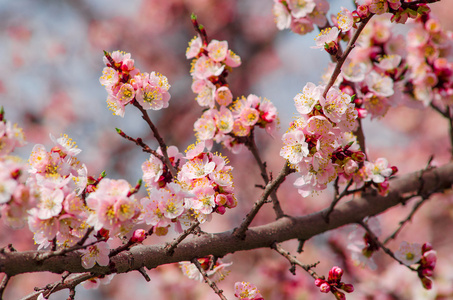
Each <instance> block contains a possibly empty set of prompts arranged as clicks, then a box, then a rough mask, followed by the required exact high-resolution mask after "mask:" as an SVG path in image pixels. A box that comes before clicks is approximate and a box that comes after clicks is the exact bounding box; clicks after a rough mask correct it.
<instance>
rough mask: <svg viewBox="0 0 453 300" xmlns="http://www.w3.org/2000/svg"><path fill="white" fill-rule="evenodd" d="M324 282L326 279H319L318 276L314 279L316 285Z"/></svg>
mask: <svg viewBox="0 0 453 300" xmlns="http://www.w3.org/2000/svg"><path fill="white" fill-rule="evenodd" d="M324 282H326V281H325V280H322V279H320V278H317V279H316V280H315V285H316V286H320V285H321V284H323V283H324Z"/></svg>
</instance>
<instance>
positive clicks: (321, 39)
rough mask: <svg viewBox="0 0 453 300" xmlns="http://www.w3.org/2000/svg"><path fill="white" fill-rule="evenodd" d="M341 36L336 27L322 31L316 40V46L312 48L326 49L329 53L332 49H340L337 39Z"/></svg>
mask: <svg viewBox="0 0 453 300" xmlns="http://www.w3.org/2000/svg"><path fill="white" fill-rule="evenodd" d="M339 34H340V31H339V30H338V28H337V27H335V26H334V27H329V28H326V29H323V30H321V32H320V33H319V34H318V36H317V37H316V38H315V43H316V46H313V47H312V48H320V49H326V50H328V51H329V50H330V49H333V48H336V47H338V45H337V38H338V35H339Z"/></svg>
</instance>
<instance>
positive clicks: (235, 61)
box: [225, 50, 242, 68]
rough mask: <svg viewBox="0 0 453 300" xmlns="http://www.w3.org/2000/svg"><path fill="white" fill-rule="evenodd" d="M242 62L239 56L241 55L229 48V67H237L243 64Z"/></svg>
mask: <svg viewBox="0 0 453 300" xmlns="http://www.w3.org/2000/svg"><path fill="white" fill-rule="evenodd" d="M241 63H242V62H241V57H239V55H237V54H236V53H234V52H233V51H231V50H228V54H227V57H226V60H225V64H226V65H227V66H229V67H232V68H236V67H239V66H240V65H241Z"/></svg>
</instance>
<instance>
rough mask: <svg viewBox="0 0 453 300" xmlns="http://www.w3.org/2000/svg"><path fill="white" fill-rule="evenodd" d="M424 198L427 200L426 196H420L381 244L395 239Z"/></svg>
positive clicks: (423, 201)
mask: <svg viewBox="0 0 453 300" xmlns="http://www.w3.org/2000/svg"><path fill="white" fill-rule="evenodd" d="M426 200H428V198H424V197H422V199H421V200H420V201H418V202H417V203H415V205H414V207H413V208H412V210H411V212H410V213H409V215H408V216H407V217H406V218H405V219H404V220H402V221H400V223H399V226H398V228H397V229H396V230H395V231H394V232H393V233H392V234H391V235H390V236H389V237H387V238H386V239H385V240H384V242H383V243H382V244H384V245H386V244H387V243H388V242H389V241H390V240H393V239H395V238H396V236H397V235H398V233H399V232H400V231H401V229H402V228H403V226H404V225H405V224H406V223H407V222H409V221H410V220H411V219H412V217H413V216H414V214H415V212H416V211H417V210H418V209H419V208H420V207H421V206H422V204H423V203H425V201H426Z"/></svg>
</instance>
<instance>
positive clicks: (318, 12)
mask: <svg viewBox="0 0 453 300" xmlns="http://www.w3.org/2000/svg"><path fill="white" fill-rule="evenodd" d="M328 11H329V3H328V2H327V1H326V0H274V6H273V9H272V12H273V14H274V17H275V23H276V25H277V28H278V29H280V30H284V29H288V28H290V29H291V31H293V32H295V33H298V34H306V33H309V32H311V31H313V29H314V25H316V26H318V27H324V26H325V25H326V24H327V18H326V14H327V12H328Z"/></svg>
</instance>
